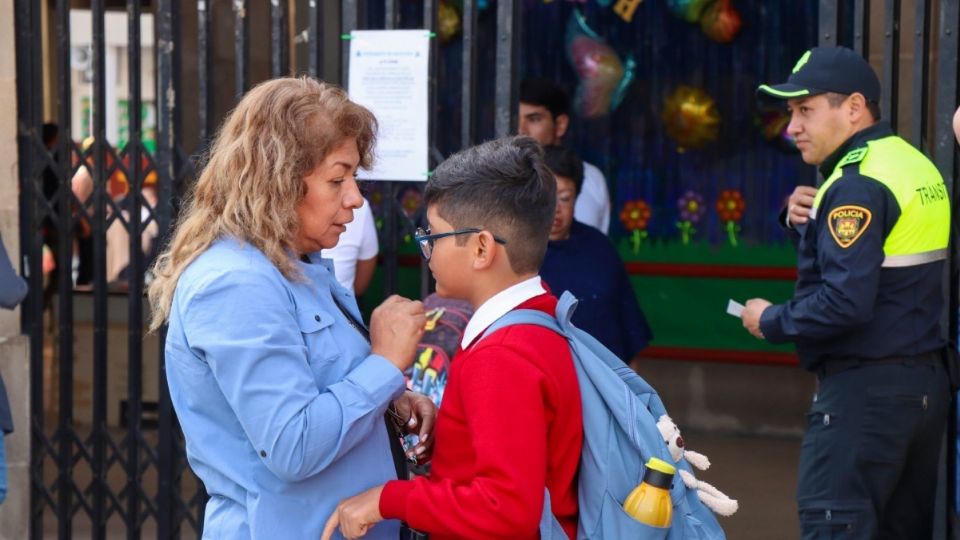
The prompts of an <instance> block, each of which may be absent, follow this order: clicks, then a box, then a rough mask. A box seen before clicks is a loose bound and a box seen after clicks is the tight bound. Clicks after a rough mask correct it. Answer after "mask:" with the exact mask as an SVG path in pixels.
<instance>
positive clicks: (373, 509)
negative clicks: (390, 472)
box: [320, 486, 383, 540]
mask: <svg viewBox="0 0 960 540" xmlns="http://www.w3.org/2000/svg"><path fill="white" fill-rule="evenodd" d="M381 491H383V486H377V487H375V488H370V489H368V490H367V491H364V492H363V493H361V494H359V495H356V496H353V497H350V498H349V499H344V500H342V501H340V504H338V505H337V509H336V510H334V511H333V515H331V516H330V519H328V520H327V525H326V526H325V527H324V528H323V536H321V537H320V538H321V540H329V538H331V537H332V536H333V531H335V530H337V527H340V534H342V535H343V536H344V537H346V538H349V539H351V540H352V539H353V538H360V537H361V536H363V535H365V534H367V531H369V530H370V527H373V526H374V525H376V524H377V523H379V522H381V521H383V516H381V515H380V492H381Z"/></svg>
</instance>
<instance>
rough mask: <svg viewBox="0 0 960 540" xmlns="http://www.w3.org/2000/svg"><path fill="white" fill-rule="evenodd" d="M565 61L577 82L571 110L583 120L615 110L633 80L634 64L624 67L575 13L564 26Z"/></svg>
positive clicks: (580, 15)
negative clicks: (577, 79) (565, 32)
mask: <svg viewBox="0 0 960 540" xmlns="http://www.w3.org/2000/svg"><path fill="white" fill-rule="evenodd" d="M567 58H568V59H569V60H570V63H571V64H572V65H573V69H574V71H576V72H577V76H578V78H579V79H580V84H578V85H577V92H576V96H575V98H574V108H575V110H576V111H577V113H578V114H579V115H580V116H582V117H583V118H597V117H600V116H603V115H605V114H608V113H609V112H610V111H612V110H614V109H616V108H617V106H618V105H619V104H620V102H621V101H622V100H623V96H624V94H625V93H626V90H627V87H628V86H629V85H630V82H631V81H633V72H634V69H635V66H636V64H635V63H634V61H633V58H628V59H627V62H626V64H623V63H621V62H620V57H619V56H618V55H617V53H616V51H614V50H613V49H612V48H611V47H610V46H609V45H607V44H606V42H605V41H604V39H603V38H601V37H600V36H599V35H597V33H596V32H594V31H593V30H591V29H590V27H589V26H587V23H586V20H585V19H584V17H583V14H581V13H580V11H579V10H574V11H573V13H572V14H571V15H570V21H569V22H568V23H567Z"/></svg>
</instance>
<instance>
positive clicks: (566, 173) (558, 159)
mask: <svg viewBox="0 0 960 540" xmlns="http://www.w3.org/2000/svg"><path fill="white" fill-rule="evenodd" d="M543 161H544V163H546V164H547V167H548V168H549V169H550V170H551V171H553V174H555V175H557V176H562V177H564V178H566V179H567V180H570V181H571V182H573V186H574V189H575V190H576V193H577V195H579V194H580V188H581V187H583V162H582V161H580V158H579V157H578V156H577V153H576V152H574V151H573V150H571V149H569V148H564V147H563V146H559V145H556V144H551V145H550V146H545V147H543Z"/></svg>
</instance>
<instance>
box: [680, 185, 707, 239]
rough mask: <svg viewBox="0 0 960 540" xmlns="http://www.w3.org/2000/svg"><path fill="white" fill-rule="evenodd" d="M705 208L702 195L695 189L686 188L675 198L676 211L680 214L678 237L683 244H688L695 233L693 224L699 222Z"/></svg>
mask: <svg viewBox="0 0 960 540" xmlns="http://www.w3.org/2000/svg"><path fill="white" fill-rule="evenodd" d="M706 210H707V209H706V207H704V205H703V195H700V194H699V193H697V192H696V191H693V190H690V189H688V190H687V191H685V192H684V193H683V195H682V196H681V197H680V198H679V199H677V213H678V214H679V216H680V221H678V222H677V228H678V229H680V238H681V239H682V240H683V243H684V245H686V244H689V243H690V239H691V238H692V237H693V235H694V234H696V232H697V229H696V228H694V225H696V224H698V223H700V219H701V218H703V214H704V213H705V212H706Z"/></svg>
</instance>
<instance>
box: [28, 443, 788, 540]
mask: <svg viewBox="0 0 960 540" xmlns="http://www.w3.org/2000/svg"><path fill="white" fill-rule="evenodd" d="M684 439H685V440H686V442H687V446H688V447H689V448H690V449H692V450H696V451H698V452H700V453H702V454H705V455H706V456H707V457H709V458H710V461H711V463H712V466H711V467H710V469H709V470H707V471H701V472H699V473H698V474H697V478H698V479H700V480H704V481H706V482H709V483H711V484H713V485H714V486H715V487H716V488H717V489H719V490H720V491H723V492H724V493H726V494H727V495H729V496H730V497H732V498H734V499H737V500H738V501H739V503H740V509H739V510H738V511H737V513H736V514H734V515H733V516H731V517H727V518H724V517H720V518H719V520H720V525H721V526H722V527H723V529H724V531H725V532H726V534H727V538H730V539H731V540H770V539H772V538H776V539H778V540H792V539H795V538H798V537H799V534H798V523H797V513H796V503H795V502H794V492H795V491H796V487H797V470H796V464H797V459H798V456H799V451H800V441H799V439H796V438H786V437H767V436H741V435H730V434H719V433H709V432H700V431H691V430H687V431H686V432H685V433H684ZM81 516H82V513H81V515H80V516H77V517H75V518H74V527H73V536H74V537H75V538H88V537H89V534H90V523H89V520H87V519H84V517H81ZM44 525H45V527H44V538H49V539H54V538H57V529H56V522H55V521H54V518H53V516H52V515H51V513H50V512H46V520H45V523H44ZM141 536H142V537H143V538H155V537H156V524H155V523H154V522H153V520H147V521H146V522H145V523H144V528H143V530H142V534H141ZM107 538H108V539H111V540H113V539H117V540H119V539H120V538H126V530H125V528H124V527H123V524H122V523H121V521H120V520H119V519H113V520H111V523H110V526H109V527H108V533H107ZM183 538H192V536H191V535H190V534H184V535H183Z"/></svg>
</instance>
